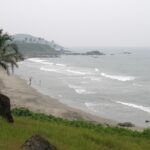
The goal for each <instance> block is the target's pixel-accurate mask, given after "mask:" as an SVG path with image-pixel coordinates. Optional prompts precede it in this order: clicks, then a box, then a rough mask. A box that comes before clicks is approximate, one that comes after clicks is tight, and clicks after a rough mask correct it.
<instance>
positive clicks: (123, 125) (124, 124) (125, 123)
mask: <svg viewBox="0 0 150 150" xmlns="http://www.w3.org/2000/svg"><path fill="white" fill-rule="evenodd" d="M118 126H121V127H135V125H134V124H132V123H131V122H124V123H118Z"/></svg>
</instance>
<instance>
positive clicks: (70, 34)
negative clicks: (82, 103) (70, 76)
mask: <svg viewBox="0 0 150 150" xmlns="http://www.w3.org/2000/svg"><path fill="white" fill-rule="evenodd" d="M0 28H3V29H4V30H5V31H7V32H8V33H10V34H15V33H28V34H32V35H35V36H40V37H44V38H45V39H48V40H52V39H54V40H55V41H56V42H57V43H59V44H61V45H63V46H66V47H70V46H84V47H85V46H86V47H87V46H94V47H97V46H99V47H100V46H106V47H111V46H119V47H120V46H121V47H123V46H126V47H130V46H136V47H142V46H144V47H150V0H0Z"/></svg>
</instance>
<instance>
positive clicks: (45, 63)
mask: <svg viewBox="0 0 150 150" xmlns="http://www.w3.org/2000/svg"><path fill="white" fill-rule="evenodd" d="M27 60H28V61H32V62H36V63H40V64H44V65H53V63H51V62H47V61H45V60H42V59H40V58H29V59H27Z"/></svg>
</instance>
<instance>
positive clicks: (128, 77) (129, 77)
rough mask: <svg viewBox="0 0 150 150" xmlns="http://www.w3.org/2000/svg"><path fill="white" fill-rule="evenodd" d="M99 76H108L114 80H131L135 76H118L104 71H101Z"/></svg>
mask: <svg viewBox="0 0 150 150" xmlns="http://www.w3.org/2000/svg"><path fill="white" fill-rule="evenodd" d="M101 76H103V77H106V78H110V79H114V80H119V81H123V82H125V81H131V80H134V79H135V77H133V76H118V75H108V74H106V73H103V72H102V73H101Z"/></svg>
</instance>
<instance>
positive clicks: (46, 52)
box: [15, 41, 60, 57]
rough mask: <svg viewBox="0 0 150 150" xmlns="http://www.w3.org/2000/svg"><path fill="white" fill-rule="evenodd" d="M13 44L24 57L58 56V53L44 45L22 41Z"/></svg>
mask: <svg viewBox="0 0 150 150" xmlns="http://www.w3.org/2000/svg"><path fill="white" fill-rule="evenodd" d="M15 43H16V44H17V46H18V48H19V51H20V52H21V53H22V54H23V55H24V56H25V57H38V56H57V55H59V54H60V52H58V51H56V50H55V49H54V48H52V47H50V46H49V45H46V44H40V43H27V42H23V41H15Z"/></svg>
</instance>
